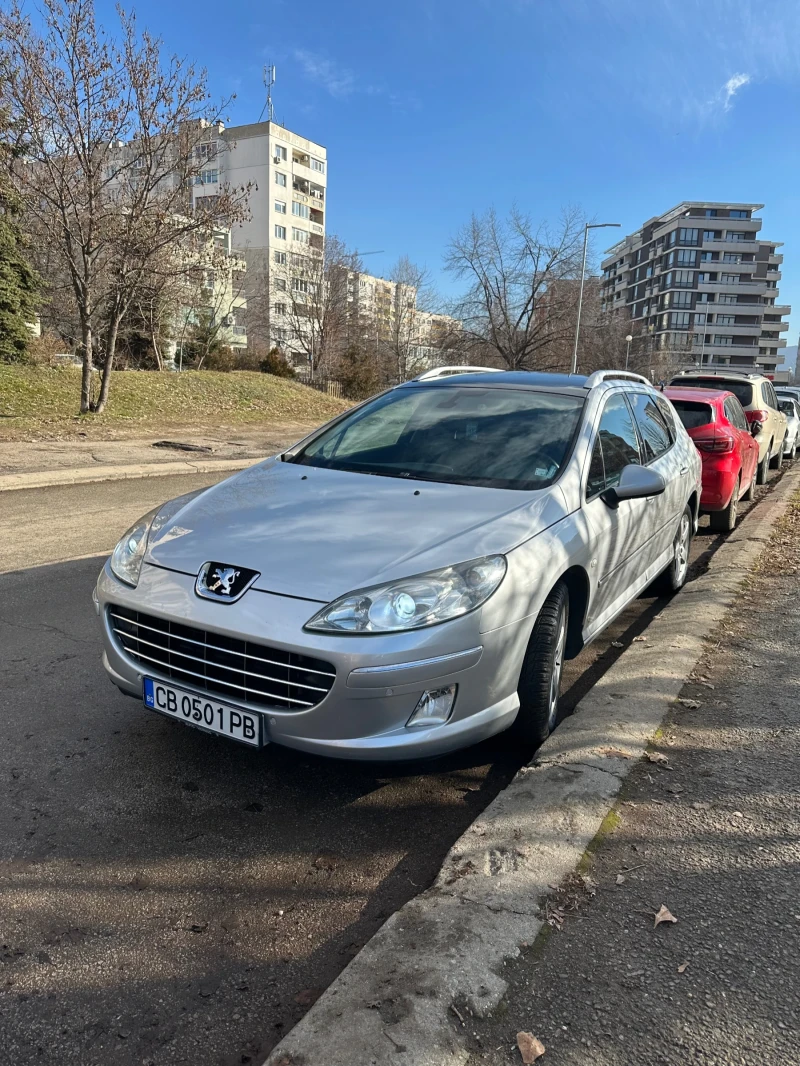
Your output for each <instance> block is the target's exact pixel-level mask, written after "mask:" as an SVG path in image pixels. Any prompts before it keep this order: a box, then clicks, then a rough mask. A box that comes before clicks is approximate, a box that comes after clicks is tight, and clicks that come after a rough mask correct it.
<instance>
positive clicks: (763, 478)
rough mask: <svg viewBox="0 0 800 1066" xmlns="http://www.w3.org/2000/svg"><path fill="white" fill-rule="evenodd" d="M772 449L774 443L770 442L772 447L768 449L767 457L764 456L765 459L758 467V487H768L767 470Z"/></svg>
mask: <svg viewBox="0 0 800 1066" xmlns="http://www.w3.org/2000/svg"><path fill="white" fill-rule="evenodd" d="M771 448H772V442H770V446H769V448H767V453H766V455H765V456H764V458H763V459H762V460H761V462H760V463H759V464H758V466H757V467H756V484H757V485H766V483H767V469H768V467H769V453H770V449H771Z"/></svg>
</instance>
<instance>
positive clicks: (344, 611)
mask: <svg viewBox="0 0 800 1066" xmlns="http://www.w3.org/2000/svg"><path fill="white" fill-rule="evenodd" d="M505 574H506V560H505V556H503V555H487V556H485V557H484V558H482V559H473V560H471V562H468V563H459V564H458V565H456V566H447V567H445V568H444V569H442V570H431V571H429V572H428V573H427V574H419V575H418V576H417V577H406V578H402V579H401V580H399V581H392V582H391V583H389V584H386V585H374V586H373V587H372V588H366V589H360V590H359V591H357V592H351V593H349V594H348V595H347V596H342V597H341V598H340V599H338V600H334V601H333V603H329V604H328V606H327V607H324V608H323V609H322V610H321V611H319V612H318V613H317V614H315V615H314V617H313V618H312V619H311V620H310V621H309V622H306V625H305V628H306V629H314V630H321V631H322V632H324V633H395V632H398V631H400V630H406V629H421V628H423V626H433V625H436V624H437V623H438V622H446V621H448V619H450V618H457V617H458V616H459V615H462V614H467V612H468V611H474V610H475V608H476V607H480V605H481V604H482V603H485V602H486V600H488V599H489V597H490V596H491V595H492V593H493V592H494V591H495V590H496V589H497V587H498V586H499V584H500V582H501V581H502V580H503V578H504V577H505Z"/></svg>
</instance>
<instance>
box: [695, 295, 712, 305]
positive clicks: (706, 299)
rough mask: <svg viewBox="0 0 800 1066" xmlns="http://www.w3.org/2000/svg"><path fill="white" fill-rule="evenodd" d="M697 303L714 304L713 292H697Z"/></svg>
mask: <svg viewBox="0 0 800 1066" xmlns="http://www.w3.org/2000/svg"><path fill="white" fill-rule="evenodd" d="M697 302H698V303H699V304H710V303H713V302H714V293H713V292H698V294H697Z"/></svg>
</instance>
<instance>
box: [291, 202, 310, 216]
mask: <svg viewBox="0 0 800 1066" xmlns="http://www.w3.org/2000/svg"><path fill="white" fill-rule="evenodd" d="M292 214H293V215H297V217H298V218H310V217H311V209H310V208H309V207H308V206H307V205H306V204H298V202H297V201H296V200H295V201H294V203H293V204H292Z"/></svg>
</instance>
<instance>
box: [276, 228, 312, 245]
mask: <svg viewBox="0 0 800 1066" xmlns="http://www.w3.org/2000/svg"><path fill="white" fill-rule="evenodd" d="M281 228H283V227H281ZM283 235H284V237H285V236H286V230H285V229H284V230H283ZM292 240H293V241H299V243H300V244H308V231H307V230H304V229H298V228H297V227H296V226H292Z"/></svg>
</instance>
